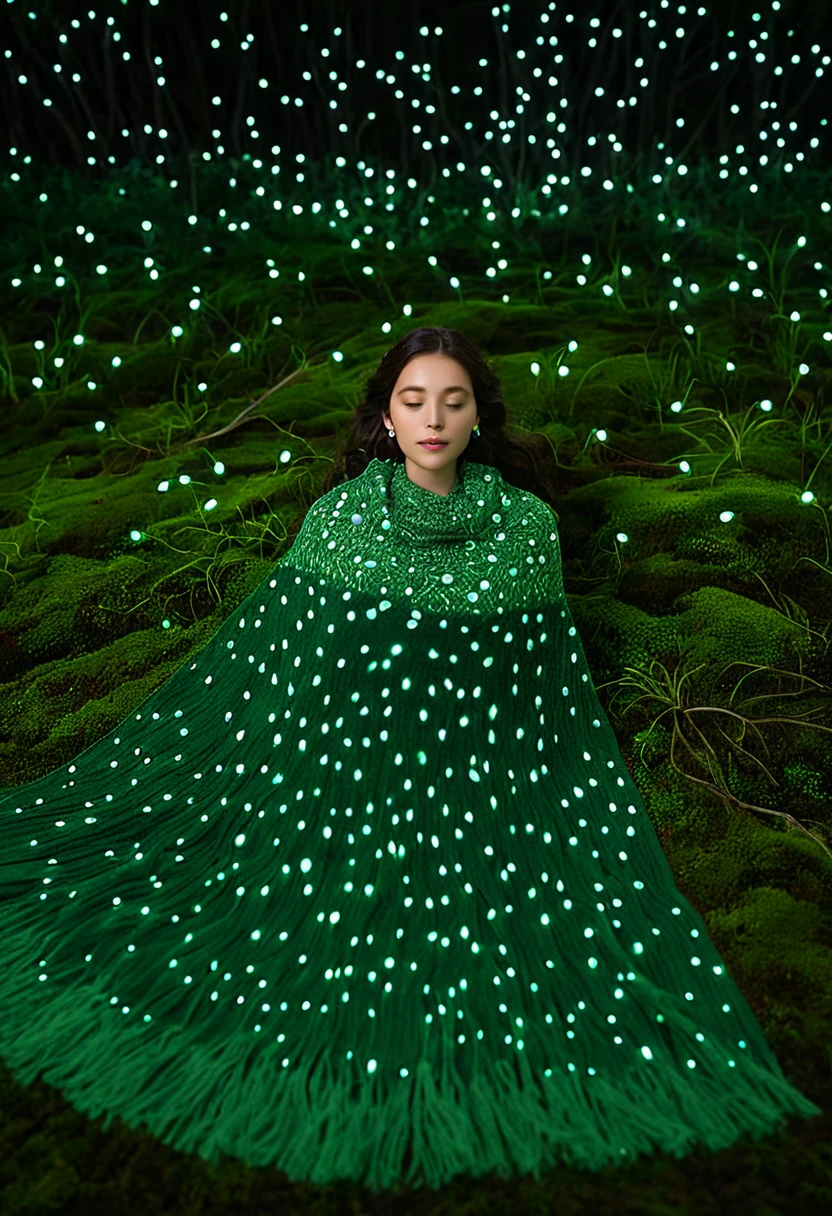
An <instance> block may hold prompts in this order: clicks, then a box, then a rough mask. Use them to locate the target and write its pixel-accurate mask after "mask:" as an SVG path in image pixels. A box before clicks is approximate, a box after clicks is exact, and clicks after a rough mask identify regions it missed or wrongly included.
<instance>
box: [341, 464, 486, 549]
mask: <svg viewBox="0 0 832 1216" xmlns="http://www.w3.org/2000/svg"><path fill="white" fill-rule="evenodd" d="M364 476H365V478H366V479H367V480H368V481H369V482H370V484H371V485H375V486H377V487H378V491H379V493H380V494H381V495H382V496H384V497H386V498H387V499H388V502H389V509H388V510H389V519H390V531H391V532H392V533H394V534H395V535H398V536H399V537H401V538H402V539H404V540H407V541H408V542H409V543H410V544H412V545H415V546H421V547H425V548H428V547H432V546H434V545H437V544H443V543H449V544H450V543H454V542H456V543H458V542H460V541H466V540H474V539H476V538H477V537H481V536H483V535H484V534H485V533H487V532H489V531H490V530H493V528H494V525H495V524H499V522H500V512H501V511H502V510H503V509H504V503H503V497H502V495H503V490H504V488H505V483H504V482H503V478H502V476H501V474H500V472H499V471H498V470H497V469H495V468H493V467H492V466H491V465H487V464H482V463H480V462H479V461H476V460H465V461H463V462H462V464H461V465H459V464H458V465H457V477H456V484H455V486H454V488H453V490H451V492H450V494H436V493H435V492H434V491H433V490H426V489H425V488H424V487H423V486H419V485H417V484H416V483H415V482H413V481H411V480H410V478H409V477H408V476H407V471H406V468H405V464H404V461H396V460H392V459H391V460H378V459H377V458H376V459H373V460H372V461H371V462H370V464H369V465H368V466H367V468H366V469H365V471H364ZM495 514H496V519H495V518H494V516H495Z"/></svg>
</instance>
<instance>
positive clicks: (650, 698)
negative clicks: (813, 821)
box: [598, 639, 832, 858]
mask: <svg viewBox="0 0 832 1216" xmlns="http://www.w3.org/2000/svg"><path fill="white" fill-rule="evenodd" d="M678 644H679V643H678V639H677V646H678ZM736 665H741V666H746V667H750V668H753V674H754V675H760V674H765V675H771V676H776V677H777V680H778V690H777V692H775V693H764V694H759V695H753V694H750V695H748V696H747V697H746V698H745V699H744V700H743V701H741V702H740V703H739V704H740V705H743V706H745V705H748V704H750V703H751V702H753V701H759V700H761V699H763V698H765V697H776V698H782V697H785V696H788V695H791V696H795V695H797V694H795V693H791V694H785V693H782V692H781V691H780V688H779V684H780V683H781V682H782V679H783V677H786V678H789V677H791V678H792V679H799V680H800V681H801V682H808V683H809V684H812V685H814V686H815V688H816V689H818V690H821V691H822V692H824V693H825V692H829V691H832V690H830V689H828V688H827V687H826V686H825V685H823V684H820V683H819V682H818V681H817V680H812V679H811V678H810V677H808V676H806V675H805V674H804V673H802V672H801V673H796V672H790V671H784V670H781V669H779V668H773V667H766V666H764V665H760V664H753V663H746V662H744V661H742V660H735V661H734V662H732V663H729V664H727V665H726V666H725V667H724V668H723V669H722V671H721V672H720V673H719V676H718V677H717V679H719V678H721V676H722V675H724V673H725V672H726V671H727V670H728V669H729V668H730V667H733V666H736ZM705 666H707V664H705V663H699V664H697V665H696V666H695V667H693V668H691V667H685V665H684V664H683V663H680V664H678V665H677V666H676V668H674V669H673V670H672V671H668V669H667V668H666V667H665V665H664V664H663V663H662V662H661V661H660V660H658V659H653V660H652V661H651V663H650V667H649V669H648V670H647V671H642V670H639V669H638V668H635V667H625V668H624V670H625V671H626V672H628V673H629V674H627V675H625V676H620V677H619V678H618V679H615V680H610V681H608V682H607V683H608V684H612V685H618V686H619V687H620V688H634V689H636V690H638V692H639V695H638V696H636V697H633V698H632V699H631V700H629V701H628V702H627V705H626V706H625V708H624V710H623V713H627V711H628V710H629V709H631V708H632V707H633V706H634V705H637V704H638V703H639V702H641V701H647V702H652V703H653V704H657V705H660V706H662V707H663V708H662V709H661V710H660V712H659V713H658V714H657V715H656V717H655V718H654V719H653V721H652V723H651V725H650V728H649V730H648V731H647V732H646V734H645V735H644V738H643V740H642V746H641V753H640V754H641V756H642V759H643V753H644V745H645V744H646V742H647V740H648V738H649V737H650V733H651V732H652V730H653V729H654V728H655V727H656V726H657V725H658V724H659V723H660V722H662V720H663V719H665V718H667V717H669V719H670V724H671V738H670V762H671V764H672V766H673V768H674V769H675V770H676V772H677V773H678V774H679V775H680V776H681V777H685V778H686V779H687V780H689V781H693V782H695V783H696V784H697V785H702V786H704V787H705V788H706V789H708V790H710V791H711V792H712V793H714V794H716V795H718V797H720V798H721V799H723V800H724V801H726V802H729V803H732V804H733V805H734V806H738V807H740V808H742V809H743V810H747V811H752V812H754V813H759V814H763V815H773V816H777V817H778V818H781V819H783V820H785V821H786V822H787V823H788V824H789V826H790V827H792V828H795V829H797V830H798V831H800V832H803V833H804V834H805V835H806V836H808V837H809V839H810V840H813V841H814V842H815V844H817V845H819V846H820V847H821V848H822V849H823V851H824V853H826V854H827V855H828V856H829V857H830V858H832V849H830V848H829V846H828V845H827V843H826V839H825V838H824V837H826V836H828V832H824V836H823V837H822V836H819V835H816V834H815V833H814V832H811V831H810V830H809V829H808V828H807V827H805V826H804V825H803V824H802V823H800V821H799V820H797V819H795V817H794V816H793V815H790V814H789V813H788V812H787V811H780V810H776V809H774V808H772V807H763V806H758V805H756V804H754V803H749V802H745V801H743V800H742V799H740V798H738V797H737V796H736V794H734V793H732V791H731V790H730V789H729V783H728V779H727V777H726V775H725V767H724V766H725V764H726V762H727V763H728V764H729V765H730V763H731V761H732V759H734V760H735V759H736V758H737V757H744V758H745V759H746V760H747V761H749V762H751V763H752V764H754V765H757V766H758V767H759V768H760V769H761V770H762V772H763V773H764V774H765V775H766V777H767V778H768V780H769V781H770V782H771V784H772V785H773V786H775V787H777V788H779V786H780V783H779V781H778V780H777V778H776V777H774V776H773V774H772V773H771V772H770V770H769V769H768V768H767V767H766V765H765V764H764V763H763V761H762V760H761V759H760V757H759V756H758V755H756V754H755V753H754V752H751V751H748V750H747V748H746V747H744V746H743V742H744V739H745V735H746V732H747V731H753V732H754V734H755V735H756V737H757V740H758V743H759V746H760V748H761V750H762V751H763V752H765V753H766V756H768V748H767V746H766V743H765V739H764V737H763V734H762V731H761V730H760V729H759V727H760V724H762V723H777V724H778V725H779V726H781V727H782V726H784V725H786V724H794V725H800V726H801V727H804V728H805V727H811V728H814V729H815V730H822V731H826V732H828V733H829V734H832V727H829V726H824V725H822V724H821V723H819V722H810V721H808V720H807V718H808V715H809V714H812V713H815V712H817V710H818V709H820V708H821V707H820V706H816V707H813V708H811V709H808V710H807V711H806V713H804V714H794V713H792V714H777V715H772V716H766V717H756V718H752V717H749V716H747V715H746V714H743V713H740V712H738V710H737V709H730V708H728V706H725V705H698V704H692V703H691V698H690V693H689V687H690V682H691V681H692V679H693V677H694V676H695V675H696V673H697V672H698V671H700V670H701V669H702V668H703V667H705ZM747 674H748V673H747ZM743 678H744V677H743ZM741 684H742V679H740V680H739V681H738V683H737V685H736V687H735V688H734V689H733V691H732V692H731V695H730V696H729V698H728V703H729V705H730V704H731V703H732V702H733V700H734V697H735V696H736V694H737V692H738V690H739V688H740V685H741ZM598 687H599V688H600V687H605V685H598ZM616 695H617V694H616ZM703 715H709V719H710V721H712V722H713V723H714V726H713V728H712V729H711V731H710V733H707V732H706V730H705V728H704V726H703V725H702V724H700V723H702V721H703ZM722 718H725V719H727V720H728V722H727V723H726V725H725V726H723V724H722V721H721V719H722ZM727 726H732V727H733V728H734V729H736V730H737V732H738V737H737V738H733V737H732V736H731V735H730V734H729V732H728V729H727V728H726V727H727ZM726 745H727V756H725V757H724V758H722V759H721V758H720V751H719V749H720V748H721V749H722V750H723V751H725V749H726ZM685 757H687V758H688V759H691V760H692V761H693V767H698V768H699V770H700V771H701V772H704V773H707V774H708V776H707V777H703V776H698V775H697V774H696V773H695V772H692V771H691V769H690V768H689V767H687V766H685V765H684V764H683V763H680V759H681V760H684V758H685Z"/></svg>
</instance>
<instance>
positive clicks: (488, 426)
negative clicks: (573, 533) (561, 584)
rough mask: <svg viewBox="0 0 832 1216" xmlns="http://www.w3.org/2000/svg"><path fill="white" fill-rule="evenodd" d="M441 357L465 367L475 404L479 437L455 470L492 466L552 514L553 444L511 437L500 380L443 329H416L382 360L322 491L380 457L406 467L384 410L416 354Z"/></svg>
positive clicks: (464, 341)
mask: <svg viewBox="0 0 832 1216" xmlns="http://www.w3.org/2000/svg"><path fill="white" fill-rule="evenodd" d="M437 352H438V353H439V354H443V355H449V356H450V357H451V358H452V359H456V360H457V362H458V363H461V364H462V366H463V367H464V368H465V370H466V371H467V372H468V375H469V376H470V377H471V384H472V385H473V388H474V396H475V397H476V399H477V411H478V413H479V417H480V437H479V439H478V438H477V437H476V435H472V436H471V439H470V440H469V442H468V446H467V447H466V448H465V450H464V452H462V453H461V454H460V455H459V456H458V457H457V467H461V466H462V464H463V462H464V461H466V460H471V461H478V462H479V463H480V464H488V465H491V466H492V468H495V469H497V470H498V471H499V472H500V473H501V474H502V476H503V478H504V480H505V481H507V482H509V483H510V484H511V485H514V486H518V487H519V488H520V489H521V490H529V491H530V492H531V493H532V494H535V495H536V496H537V497H538V498H541V499H543V501H544V502H547V503H548V504H549V505H550V506H551V507H552V508H553V509H554V508H555V500H556V498H557V497H558V490H557V484H556V477H557V473H556V469H557V461H556V459H555V457H554V454H553V451H552V446H551V444H550V442H549V440H548V439H547V438H546V436H545V435H541V434H540V433H539V432H535V431H527V432H525V433H522V434H517V435H512V434H510V433H509V431H508V430H507V429H506V404H505V402H504V401H503V390H502V387H501V385H500V380H499V377H498V376H497V374H496V373H495V372H494V371H492V369H491V368H490V367H489V365H488V362H487V361H486V359H485V358H484V357H483V355H482V354H481V353H480V351H479V350H478V348H477V347H476V346H475V344H474V343H473V342H472V341H471V340H470V338H466V337H465V335H464V334H461V333H459V331H458V330H456V329H446V328H445V327H444V326H442V325H425V326H422V327H420V328H419V329H412V330H411V331H410V333H407V334H405V335H404V337H403V338H400V339H399V341H398V342H397V343H396V345H395V346H391V347H390V349H389V350H388V351H387V354H386V355H383V356H382V360H381V363H380V364H379V365H378V367H377V368H376V370H375V371H374V372H373V373H372V375H371V376H370V378H369V380H368V381H367V383H366V388H365V391H364V399H363V401H362V402H361V404H360V405H358V406H357V407H356V410H355V414H354V416H353V419H352V423H351V426H350V429H349V430H348V431H347V433H346V436H345V439H344V443H343V445H342V448H341V451H340V452H339V454H338V455H337V457H336V459H335V462H334V464H333V466H332V468H331V469H330V470H329V472H328V473H327V474H326V477H325V478H324V483H323V490H322V491H321V492H322V493H323V494H325V493H327V491H328V490H332V489H334V487H335V486H336V485H339V484H340V483H341V482H342V481H344V480H345V479H346V480H351V479H352V478H353V477H357V476H358V475H359V473H363V472H364V470H365V469H366V468H367V465H368V464H369V463H370V461H371V460H373V459H374V458H376V457H377V458H378V459H379V460H389V459H391V458H392V459H393V460H396V461H398V462H399V463H403V462H404V453H403V452H402V450H401V448H400V447H399V444H398V440H396V439H395V438H393V439H391V438H390V435H389V434H388V432H387V427H386V426H385V425H384V420H383V418H382V411H383V410H388V411H389V409H390V396H391V394H392V392H393V387H394V385H395V383H396V381H397V380H398V378H399V374H400V373H401V371H402V368H403V367H404V366H405V365H406V364H407V363H409V362H410V360H411V359H413V358H415V356H416V355H426V354H434V353H437ZM513 429H514V428H513ZM555 516H556V517H557V511H556V510H555Z"/></svg>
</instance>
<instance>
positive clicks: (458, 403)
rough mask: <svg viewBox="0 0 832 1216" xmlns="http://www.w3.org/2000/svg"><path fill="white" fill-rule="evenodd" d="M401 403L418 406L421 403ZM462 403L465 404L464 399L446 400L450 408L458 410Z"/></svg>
mask: <svg viewBox="0 0 832 1216" xmlns="http://www.w3.org/2000/svg"><path fill="white" fill-rule="evenodd" d="M403 404H404V405H416V406H419V405H421V404H422V403H421V401H405V402H403ZM464 404H465V402H464V401H449V402H448V405H449V406H450V407H451V409H452V410H460V409H462V407H463V405H464Z"/></svg>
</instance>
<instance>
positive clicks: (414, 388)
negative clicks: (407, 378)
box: [396, 384, 468, 397]
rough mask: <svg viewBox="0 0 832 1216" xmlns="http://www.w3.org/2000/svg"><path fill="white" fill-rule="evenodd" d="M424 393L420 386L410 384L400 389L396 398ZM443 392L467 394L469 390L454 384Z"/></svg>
mask: <svg viewBox="0 0 832 1216" xmlns="http://www.w3.org/2000/svg"><path fill="white" fill-rule="evenodd" d="M424 392H425V389H423V388H422V386H421V385H420V384H408V385H407V386H406V387H405V388H400V389H399V391H398V392H397V393H396V396H397V397H400V396H401V395H402V393H424ZM443 392H446V393H467V392H468V389H467V388H463V386H462V385H461V384H452V385H451V387H450V388H446V389H443Z"/></svg>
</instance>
